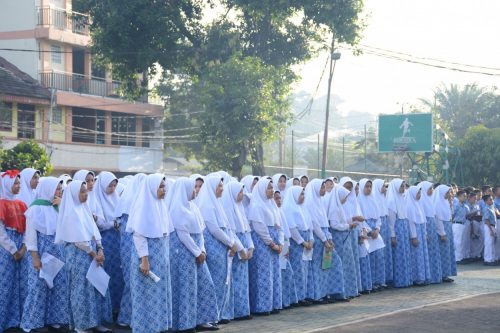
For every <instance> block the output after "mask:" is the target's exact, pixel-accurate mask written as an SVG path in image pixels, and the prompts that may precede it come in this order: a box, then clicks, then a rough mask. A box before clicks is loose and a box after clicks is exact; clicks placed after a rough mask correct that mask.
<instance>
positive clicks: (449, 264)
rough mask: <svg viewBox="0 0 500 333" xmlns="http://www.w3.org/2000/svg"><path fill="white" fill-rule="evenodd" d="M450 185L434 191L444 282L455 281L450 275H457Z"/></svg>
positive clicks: (441, 186) (440, 186) (439, 187)
mask: <svg viewBox="0 0 500 333" xmlns="http://www.w3.org/2000/svg"><path fill="white" fill-rule="evenodd" d="M450 190H451V189H450V187H449V186H446V185H439V186H438V187H437V188H436V189H435V193H434V210H435V212H436V229H437V232H438V234H439V236H440V238H441V241H440V242H439V248H440V254H441V271H442V278H443V282H453V279H451V278H450V276H456V275H457V263H456V261H455V244H454V243H453V229H452V225H451V205H450V201H449V199H450V195H451V194H450Z"/></svg>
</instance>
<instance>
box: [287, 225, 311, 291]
mask: <svg viewBox="0 0 500 333" xmlns="http://www.w3.org/2000/svg"><path fill="white" fill-rule="evenodd" d="M299 233H300V235H301V236H302V238H303V239H304V240H305V241H306V242H307V241H309V232H308V231H300V230H299ZM303 251H304V247H303V246H302V245H300V244H297V243H296V242H295V241H294V240H293V239H292V240H290V254H289V256H288V258H289V261H290V265H291V266H292V270H293V278H294V281H295V291H296V294H297V300H298V301H303V300H305V299H306V290H307V272H308V270H309V267H310V265H311V262H310V261H304V260H302V252H303Z"/></svg>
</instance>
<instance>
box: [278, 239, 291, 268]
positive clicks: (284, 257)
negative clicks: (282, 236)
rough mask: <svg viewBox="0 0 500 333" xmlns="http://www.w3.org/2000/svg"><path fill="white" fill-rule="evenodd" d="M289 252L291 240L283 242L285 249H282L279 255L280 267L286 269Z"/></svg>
mask: <svg viewBox="0 0 500 333" xmlns="http://www.w3.org/2000/svg"><path fill="white" fill-rule="evenodd" d="M289 252H290V242H287V241H285V244H283V249H282V250H281V253H280V255H279V263H280V269H286V266H287V262H288V255H289Z"/></svg>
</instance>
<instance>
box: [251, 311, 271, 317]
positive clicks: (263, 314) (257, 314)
mask: <svg viewBox="0 0 500 333" xmlns="http://www.w3.org/2000/svg"><path fill="white" fill-rule="evenodd" d="M253 315H254V316H259V317H260V316H263V317H264V316H270V315H271V312H268V311H266V312H255V313H253Z"/></svg>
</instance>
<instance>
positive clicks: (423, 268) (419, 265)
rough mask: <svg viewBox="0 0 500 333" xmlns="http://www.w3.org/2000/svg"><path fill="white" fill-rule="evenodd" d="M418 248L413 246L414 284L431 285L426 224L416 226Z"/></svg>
mask: <svg viewBox="0 0 500 333" xmlns="http://www.w3.org/2000/svg"><path fill="white" fill-rule="evenodd" d="M415 228H416V230H417V239H418V242H419V244H418V246H417V247H415V246H413V245H412V246H411V263H412V265H411V266H412V277H413V278H412V280H413V282H414V283H429V282H430V281H431V269H430V265H429V251H428V249H427V230H426V227H425V224H424V223H422V224H415Z"/></svg>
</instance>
